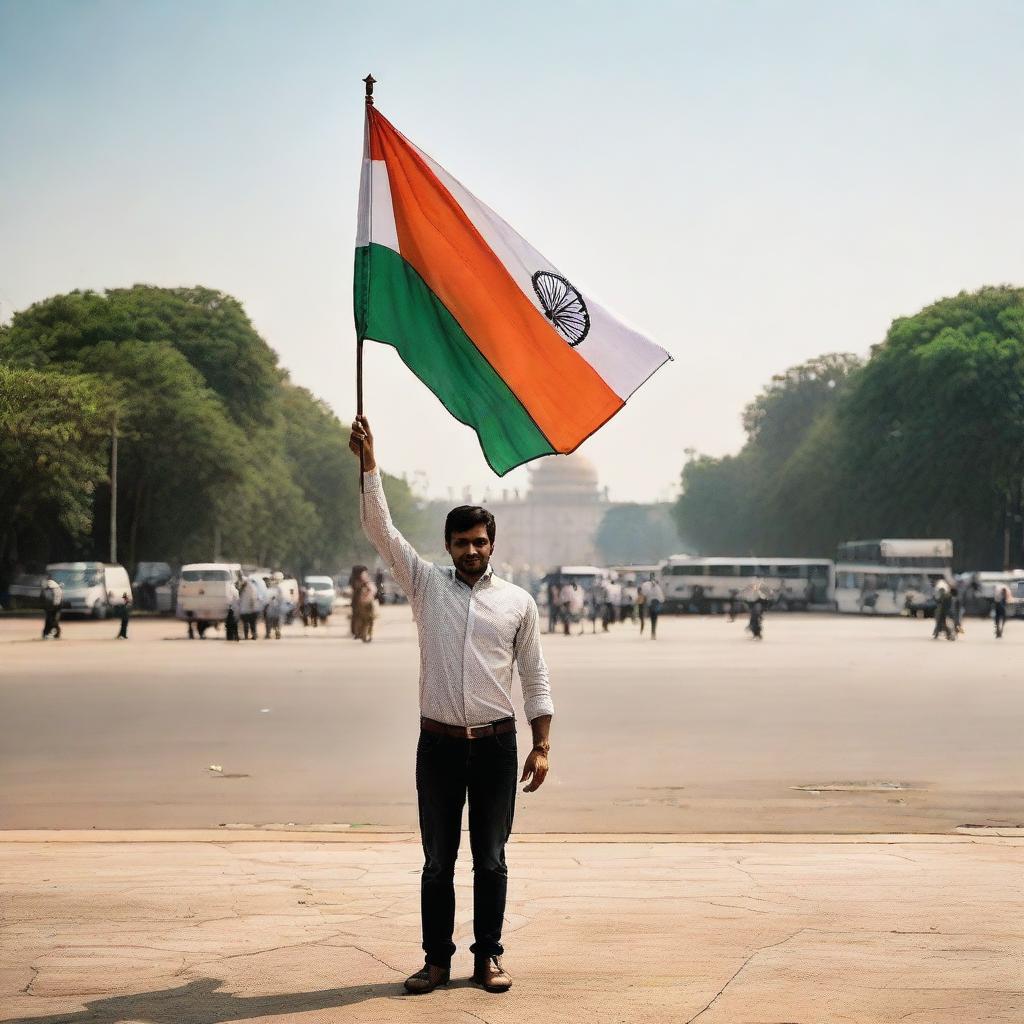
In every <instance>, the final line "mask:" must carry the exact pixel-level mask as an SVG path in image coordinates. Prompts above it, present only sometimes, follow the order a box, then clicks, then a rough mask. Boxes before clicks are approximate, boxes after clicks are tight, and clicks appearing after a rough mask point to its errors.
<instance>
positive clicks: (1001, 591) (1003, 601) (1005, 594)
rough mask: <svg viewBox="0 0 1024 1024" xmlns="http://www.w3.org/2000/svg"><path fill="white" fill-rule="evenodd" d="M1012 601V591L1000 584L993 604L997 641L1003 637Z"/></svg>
mask: <svg viewBox="0 0 1024 1024" xmlns="http://www.w3.org/2000/svg"><path fill="white" fill-rule="evenodd" d="M1009 601H1010V590H1009V588H1008V587H1007V586H1006V585H1005V584H1003V583H1000V584H999V585H998V586H997V587H996V596H995V600H994V601H993V602H992V616H993V618H994V619H995V620H996V639H997V640H999V639H1001V638H1002V635H1003V627H1004V626H1005V625H1006V606H1007V604H1008V603H1009Z"/></svg>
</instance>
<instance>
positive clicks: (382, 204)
mask: <svg viewBox="0 0 1024 1024" xmlns="http://www.w3.org/2000/svg"><path fill="white" fill-rule="evenodd" d="M371 174H372V175H373V182H372V189H371V181H370V175H371ZM371 191H372V193H373V214H372V217H371V214H370V193H371ZM371 232H372V237H371ZM370 242H374V243H375V244H376V245H384V246H387V248H389V249H394V250H395V252H399V251H400V250H399V248H398V228H396V227H395V209H394V207H393V206H392V204H391V181H390V179H389V178H388V169H387V165H386V164H385V163H384V161H383V160H374V161H372V162H371V161H370V160H369V159H368V158H367V157H366V156H365V155H364V156H363V170H362V173H361V174H360V175H359V218H358V220H357V222H356V248H357V249H358V248H359V246H361V245H369V244H370Z"/></svg>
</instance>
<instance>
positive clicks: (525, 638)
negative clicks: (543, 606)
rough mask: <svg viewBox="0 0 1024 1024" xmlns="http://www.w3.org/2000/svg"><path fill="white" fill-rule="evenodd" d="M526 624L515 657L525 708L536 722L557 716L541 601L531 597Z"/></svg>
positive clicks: (524, 622) (518, 634)
mask: <svg viewBox="0 0 1024 1024" xmlns="http://www.w3.org/2000/svg"><path fill="white" fill-rule="evenodd" d="M527 600H528V603H527V606H526V612H525V614H524V615H523V621H522V622H521V623H520V624H519V629H518V631H517V632H516V641H515V654H516V665H517V666H518V668H519V682H520V684H521V685H522V687H523V705H524V709H525V711H526V719H527V721H529V722H532V721H533V720H534V719H535V718H540V717H541V715H553V714H554V713H555V706H554V704H552V702H551V680H550V679H549V678H548V666H547V665H546V664H545V662H544V655H543V653H542V652H541V649H540V626H539V623H538V616H537V602H536V601H534V599H533V598H532V597H530V598H528V599H527Z"/></svg>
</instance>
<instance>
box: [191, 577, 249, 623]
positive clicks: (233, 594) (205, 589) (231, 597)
mask: <svg viewBox="0 0 1024 1024" xmlns="http://www.w3.org/2000/svg"><path fill="white" fill-rule="evenodd" d="M241 575H242V567H241V566H240V565H238V564H237V563H231V562H193V563H191V564H190V565H183V566H182V567H181V574H180V576H179V578H178V606H177V609H176V611H175V614H176V615H177V616H178V618H179V619H186V620H187V619H191V620H192V621H193V622H223V621H224V619H225V618H227V614H228V608H229V607H230V606H231V604H232V602H233V601H235V600H236V599H237V597H238V588H237V586H236V584H237V582H238V580H239V579H240V578H241Z"/></svg>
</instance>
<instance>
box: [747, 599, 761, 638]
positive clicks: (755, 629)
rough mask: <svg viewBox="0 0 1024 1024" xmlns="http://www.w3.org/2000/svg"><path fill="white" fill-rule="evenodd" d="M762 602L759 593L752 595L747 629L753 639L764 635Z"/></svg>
mask: <svg viewBox="0 0 1024 1024" xmlns="http://www.w3.org/2000/svg"><path fill="white" fill-rule="evenodd" d="M763 622H764V602H763V601H762V600H761V597H760V595H759V594H755V595H754V600H753V601H751V602H750V622H749V623H748V625H747V629H749V630H750V635H751V636H752V637H753V638H754V639H755V640H760V639H761V638H762V636H763V635H764V627H763Z"/></svg>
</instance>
